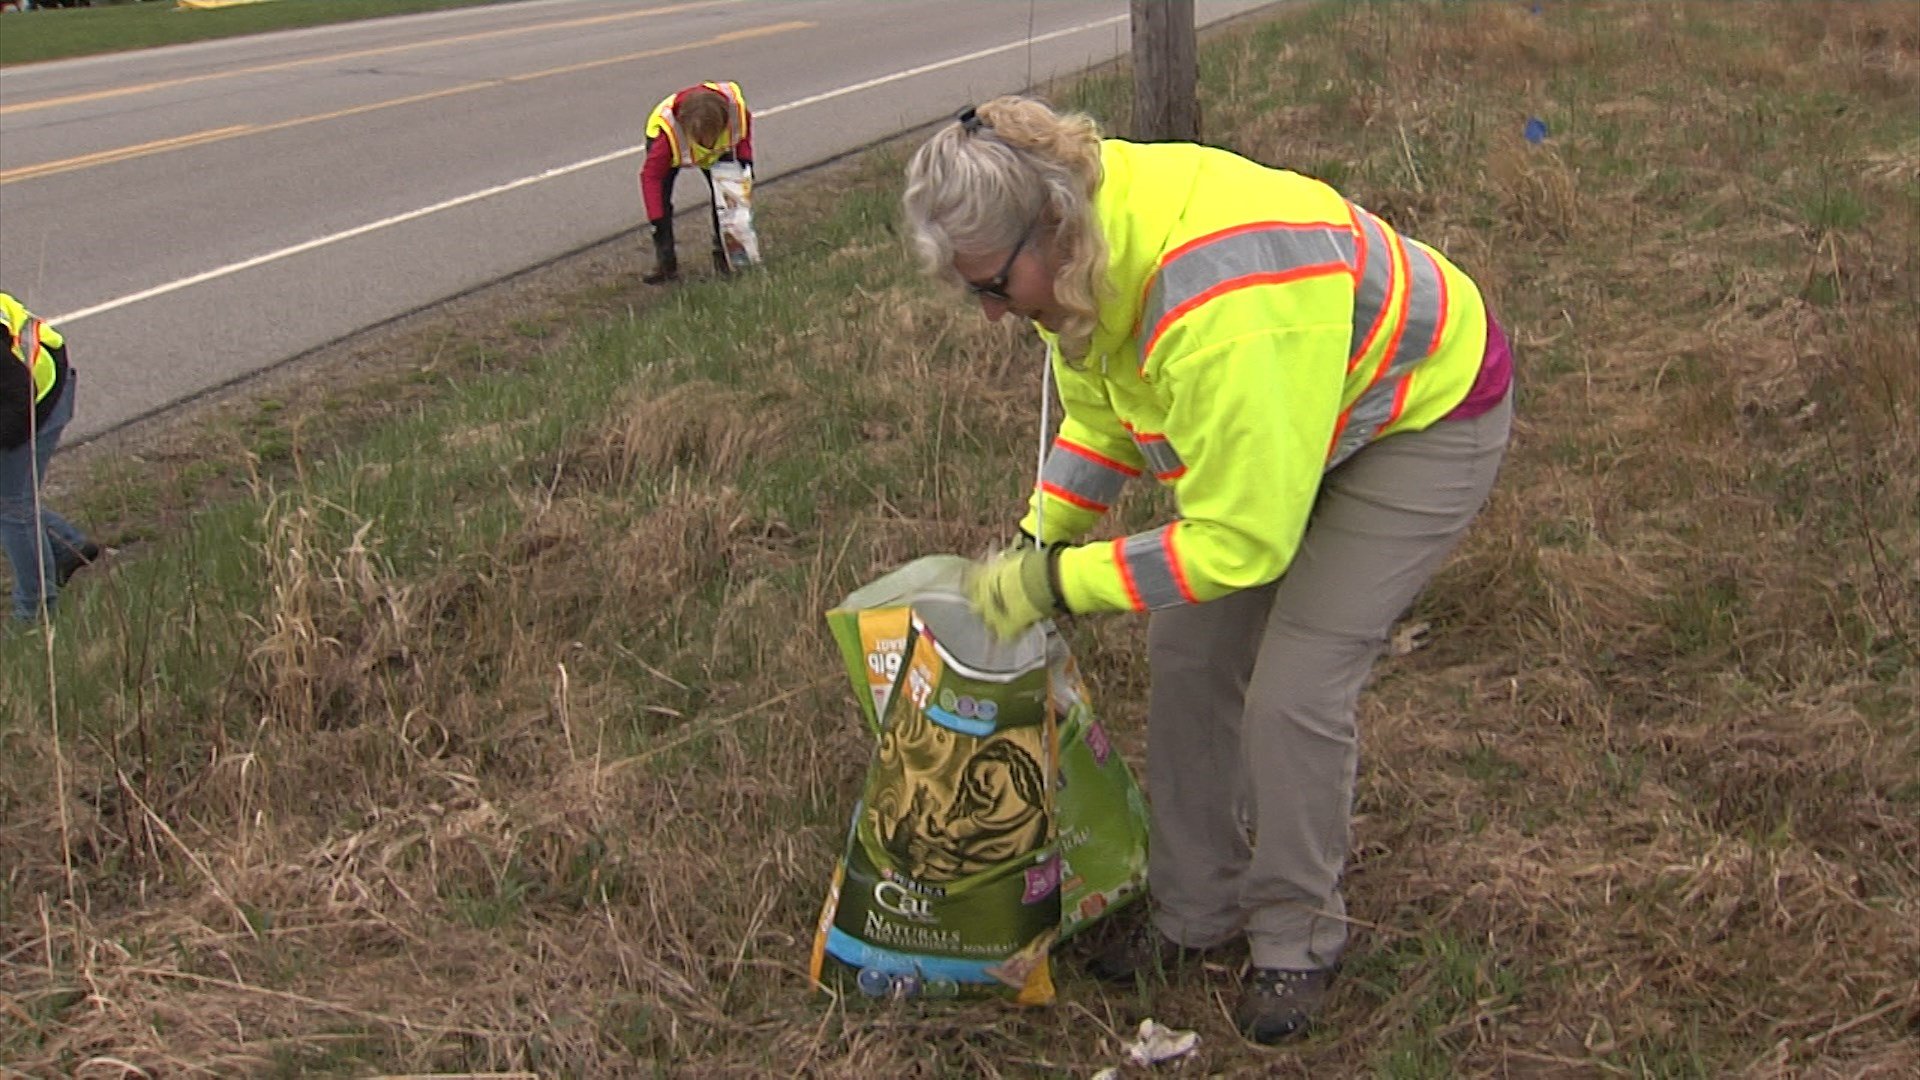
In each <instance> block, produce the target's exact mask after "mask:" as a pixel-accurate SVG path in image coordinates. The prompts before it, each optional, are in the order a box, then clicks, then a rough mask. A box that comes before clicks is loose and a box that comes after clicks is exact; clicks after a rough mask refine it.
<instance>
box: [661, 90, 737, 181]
mask: <svg viewBox="0 0 1920 1080" xmlns="http://www.w3.org/2000/svg"><path fill="white" fill-rule="evenodd" d="M700 85H701V86H704V87H706V88H707V89H709V90H712V91H714V92H715V93H717V94H719V95H720V96H721V97H723V98H725V99H726V100H727V133H726V134H725V135H724V136H722V137H721V139H722V141H721V142H719V143H718V144H716V145H713V146H701V145H700V144H699V143H696V142H694V141H693V140H692V139H691V138H688V137H687V133H686V132H685V131H683V130H681V128H680V118H679V117H678V116H676V115H674V112H673V103H674V99H676V98H678V97H679V96H680V93H679V92H675V93H672V94H668V95H667V97H666V100H665V101H662V102H661V103H660V104H659V105H656V106H654V110H653V115H651V116H649V117H647V138H649V139H653V138H658V137H659V136H662V135H664V136H666V139H667V149H669V150H670V151H672V153H673V162H674V164H675V165H681V166H685V165H694V166H698V167H699V168H702V169H707V168H712V167H713V163H714V162H716V161H719V160H720V156H721V155H722V154H725V153H726V152H727V151H729V150H731V149H733V147H734V144H735V143H738V142H739V141H740V139H741V138H742V136H743V135H744V134H745V133H746V130H747V99H746V97H745V96H744V95H743V94H741V93H740V84H739V83H735V82H708V83H701V84H700Z"/></svg>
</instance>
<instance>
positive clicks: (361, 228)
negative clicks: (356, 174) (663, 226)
mask: <svg viewBox="0 0 1920 1080" xmlns="http://www.w3.org/2000/svg"><path fill="white" fill-rule="evenodd" d="M1129 18H1131V16H1128V15H1115V16H1112V17H1110V18H1106V19H1100V20H1098V21H1095V22H1090V23H1081V24H1080V25H1079V26H1070V27H1067V28H1066V29H1064V30H1055V31H1053V32H1051V33H1047V34H1041V35H1040V36H1038V37H1034V38H1022V39H1021V40H1019V41H1010V42H1008V43H1006V44H1005V45H995V46H994V47H993V48H990V49H981V50H979V51H978V52H970V53H967V54H966V55H964V56H955V57H951V58H949V59H946V60H939V61H936V62H934V63H931V64H922V65H920V66H919V67H914V68H908V69H906V70H905V71H896V72H894V73H893V74H891V75H882V76H880V77H879V78H877V79H868V80H867V81H865V82H858V83H854V84H852V85H851V86H842V87H840V88H838V89H835V90H828V91H827V92H825V93H821V94H814V95H813V96H811V97H804V98H801V99H799V100H798V101H789V102H785V103H783V104H780V105H775V106H773V107H771V108H767V109H756V110H754V115H755V116H756V117H767V116H777V115H779V114H780V113H783V112H787V111H789V110H792V109H799V108H804V107H806V106H808V105H818V104H819V103H820V102H823V101H831V100H832V99H834V98H837V97H842V96H845V95H847V94H857V93H859V92H861V91H863V90H871V89H873V88H874V87H876V86H885V85H886V84H888V83H892V82H899V81H900V80H902V79H911V78H913V77H915V76H918V75H925V74H927V73H928V72H933V71H939V70H941V69H943V68H950V67H954V66H956V65H959V64H967V63H972V62H973V61H975V60H984V59H985V58H987V57H989V56H994V55H996V54H999V53H1003V52H1008V51H1010V50H1013V49H1020V48H1027V47H1030V46H1033V45H1038V44H1040V43H1042V42H1046V41H1052V40H1054V39H1055V38H1062V37H1068V36H1070V35H1073V34H1079V33H1085V32H1086V31H1088V30H1098V29H1100V28H1102V27H1106V26H1112V25H1113V24H1115V23H1119V22H1125V21H1127V20H1128V19H1129ZM646 148H647V147H646V144H645V143H641V144H640V145H638V146H629V147H626V148H624V149H620V150H614V151H611V152H610V153H605V154H601V155H599V156H597V157H591V158H588V159H586V160H585V161H576V162H574V163H573V164H571V165H560V166H556V167H554V168H551V169H548V170H546V171H544V172H540V173H535V174H534V175H532V176H523V177H521V178H520V179H518V180H510V181H508V182H507V183H504V184H497V185H495V186H493V187H490V188H483V189H481V190H479V191H475V192H470V193H468V194H466V195H461V196H458V197H456V198H452V199H447V200H446V201H444V202H437V203H434V204H433V205H432V206H423V207H421V208H419V209H418V210H409V211H407V212H406V213H404V214H395V215H393V216H392V217H386V218H381V219H380V220H379V221H372V222H368V223H367V224H365V225H356V226H354V227H353V228H351V229H347V230H345V231H343V232H337V233H332V234H330V235H327V236H322V237H317V238H315V239H312V240H308V241H305V242H303V243H299V244H294V245H293V246H291V247H283V248H281V249H280V250H278V251H269V252H267V253H266V254H264V255H256V256H254V257H253V258H251V259H243V260H241V261H240V262H236V263H228V264H227V265H226V266H221V267H216V268H214V269H212V270H207V271H204V272H202V273H198V274H194V275H192V276H190V277H183V278H179V279H177V280H174V281H169V282H167V283H166V284H165V285H155V286H154V287H153V288H151V289H142V290H141V291H139V292H137V293H129V294H128V295H126V296H122V297H117V298H115V299H113V300H108V301H105V302H103V303H99V304H95V305H93V306H92V307H85V308H81V309H80V310H78V311H69V312H67V313H66V314H64V315H55V316H53V317H52V318H50V319H47V320H45V321H47V322H49V323H52V324H54V325H55V326H65V325H67V324H70V323H76V322H79V321H80V320H81V319H85V318H89V317H91V316H94V315H102V314H105V313H106V312H109V311H113V310H115V309H117V308H123V307H126V306H128V305H129V304H138V303H141V302H143V301H146V300H151V299H153V298H154V297H156V296H165V295H166V294H168V293H171V292H178V291H180V290H181V289H187V288H191V287H193V286H195V285H201V284H204V283H206V282H209V281H213V280H215V279H217V278H223V277H227V276H229V275H232V274H238V273H240V272H241V271H244V270H251V269H253V268H254V267H256V266H265V265H266V264H268V263H271V262H278V261H279V260H281V259H286V258H291V257H293V256H295V255H300V254H303V253H305V252H309V251H313V250H315V249H317V248H323V247H327V246H328V245H330V244H338V243H340V242H341V241H344V240H351V239H353V238H354V237H356V236H365V235H367V234H368V233H372V232H378V231H380V230H381V229H390V228H392V227H393V226H395V225H403V224H405V223H407V222H409V221H414V220H417V219H419V218H423V217H426V216H428V215H430V214H438V213H440V212H441V211H443V210H452V209H453V208H455V207H458V206H465V205H467V204H468V203H473V202H479V201H480V200H481V199H489V198H492V197H493V196H495V195H501V194H504V193H506V192H509V191H513V190H515V189H518V188H523V187H528V186H530V185H533V184H538V183H542V182H544V181H547V180H553V179H557V178H559V177H562V176H566V175H568V174H569V173H576V172H579V171H581V170H582V169H591V168H593V167H595V166H597V165H605V164H606V163H607V162H610V161H617V160H619V159H620V158H623V157H628V156H630V155H633V154H638V153H641V152H643V151H645V150H646Z"/></svg>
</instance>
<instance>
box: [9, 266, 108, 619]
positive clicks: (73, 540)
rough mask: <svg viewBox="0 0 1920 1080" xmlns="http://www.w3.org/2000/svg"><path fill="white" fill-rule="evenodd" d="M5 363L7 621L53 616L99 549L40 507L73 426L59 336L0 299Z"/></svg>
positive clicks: (68, 371) (68, 374)
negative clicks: (52, 464)
mask: <svg viewBox="0 0 1920 1080" xmlns="http://www.w3.org/2000/svg"><path fill="white" fill-rule="evenodd" d="M0 321H4V322H5V324H6V334H7V354H8V355H7V357H5V358H0V547H5V548H6V549H7V561H8V562H9V563H11V564H12V565H13V617H14V618H15V619H18V620H21V621H23V622H31V621H35V620H38V619H39V618H40V617H41V616H42V615H44V614H45V613H46V612H48V611H51V610H52V609H53V602H54V600H55V599H56V598H58V596H59V595H60V587H61V586H62V585H65V584H66V583H67V579H68V578H70V577H72V576H73V573H74V571H76V570H78V569H80V568H81V567H83V566H85V565H87V564H88V563H90V562H92V561H93V560H95V559H97V558H99V557H100V548H99V547H98V546H97V545H95V544H94V543H93V541H91V540H88V539H87V538H86V536H85V534H83V533H81V532H80V530H79V529H76V528H74V527H73V525H72V524H70V523H69V522H68V521H67V519H66V518H63V517H61V516H60V515H59V514H56V513H54V512H53V510H52V508H50V507H49V506H47V505H46V502H45V496H44V494H43V493H42V492H41V490H40V488H41V484H42V483H43V482H44V481H45V479H46V475H47V461H48V459H50V458H52V457H53V451H54V448H55V447H56V446H58V445H59V443H60V433H61V432H62V431H64V430H65V429H66V426H67V422H68V421H69V420H72V419H73V393H74V391H73V368H72V366H71V365H69V364H68V363H67V346H66V341H65V339H64V338H62V337H61V336H60V332H59V331H58V330H55V329H54V328H53V327H51V326H48V325H47V324H46V323H44V322H41V321H40V320H39V319H37V318H34V316H33V313H32V312H30V311H28V310H27V309H26V308H25V307H24V306H23V305H22V304H21V303H20V301H18V300H15V299H14V298H13V297H12V296H9V295H8V294H6V293H4V292H0Z"/></svg>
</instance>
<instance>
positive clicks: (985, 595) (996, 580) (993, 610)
mask: <svg viewBox="0 0 1920 1080" xmlns="http://www.w3.org/2000/svg"><path fill="white" fill-rule="evenodd" d="M1059 558H1060V549H1059V548H1057V547H1054V548H1046V549H1041V548H1034V547H1026V546H1020V547H1012V548H1008V549H1007V550H1005V551H1003V552H1001V553H1000V554H998V555H995V556H993V557H991V558H987V559H982V560H980V561H979V562H976V563H974V564H973V566H972V567H970V568H969V569H968V570H967V575H966V578H965V581H964V583H963V584H964V585H965V588H966V592H967V600H968V602H969V603H971V604H972V605H973V610H974V611H975V612H976V613H977V614H979V616H980V618H981V621H983V622H985V623H986V624H987V629H989V630H991V631H993V634H994V636H995V637H997V638H999V639H1001V640H1002V641H1010V640H1012V639H1014V638H1016V637H1019V636H1020V633H1021V632H1022V631H1024V630H1025V629H1026V628H1027V627H1029V626H1032V625H1033V624H1034V623H1037V622H1039V621H1040V620H1041V619H1044V618H1047V617H1048V616H1050V615H1055V614H1063V613H1065V611H1066V607H1065V605H1064V604H1062V603H1061V601H1060V593H1059V589H1058V588H1057V587H1056V586H1055V584H1054V582H1055V579H1056V578H1057V577H1058V576H1059V575H1058V572H1057V571H1056V569H1055V563H1056V561H1057V560H1058V559H1059Z"/></svg>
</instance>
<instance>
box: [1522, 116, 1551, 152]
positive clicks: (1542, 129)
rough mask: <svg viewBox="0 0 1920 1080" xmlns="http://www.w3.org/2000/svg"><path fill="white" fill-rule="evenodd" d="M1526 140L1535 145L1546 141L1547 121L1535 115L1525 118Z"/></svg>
mask: <svg viewBox="0 0 1920 1080" xmlns="http://www.w3.org/2000/svg"><path fill="white" fill-rule="evenodd" d="M1526 136H1527V141H1528V142H1530V143H1532V144H1533V145H1535V146H1539V145H1540V144H1541V143H1543V142H1546V141H1547V122H1546V121H1545V120H1542V119H1540V118H1539V117H1537V116H1530V117H1528V118H1527V130H1526Z"/></svg>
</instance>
